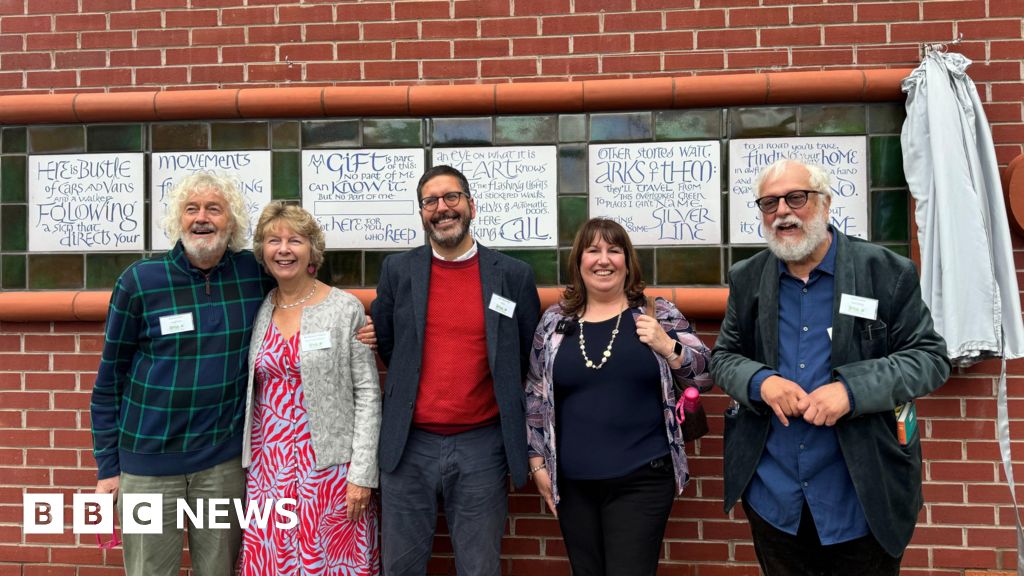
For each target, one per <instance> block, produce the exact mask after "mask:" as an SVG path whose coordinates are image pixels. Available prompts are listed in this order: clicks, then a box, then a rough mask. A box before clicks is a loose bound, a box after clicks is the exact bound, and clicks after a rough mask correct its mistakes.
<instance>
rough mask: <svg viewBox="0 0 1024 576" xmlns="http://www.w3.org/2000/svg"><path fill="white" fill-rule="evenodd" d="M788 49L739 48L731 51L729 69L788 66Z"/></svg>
mask: <svg viewBox="0 0 1024 576" xmlns="http://www.w3.org/2000/svg"><path fill="white" fill-rule="evenodd" d="M788 65H789V51H788V50H737V51H736V52H730V53H729V69H730V70H732V69H737V68H771V67H772V66H788Z"/></svg>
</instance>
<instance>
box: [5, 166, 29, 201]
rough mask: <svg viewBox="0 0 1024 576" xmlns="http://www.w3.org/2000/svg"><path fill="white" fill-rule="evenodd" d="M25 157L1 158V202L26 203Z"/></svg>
mask: <svg viewBox="0 0 1024 576" xmlns="http://www.w3.org/2000/svg"><path fill="white" fill-rule="evenodd" d="M25 174H26V172H25V157H24V156H4V157H3V158H0V201H3V202H4V203H8V202H25V199H26V195H25Z"/></svg>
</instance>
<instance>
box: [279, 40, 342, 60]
mask: <svg viewBox="0 0 1024 576" xmlns="http://www.w3.org/2000/svg"><path fill="white" fill-rule="evenodd" d="M278 54H279V56H278V57H279V58H280V59H281V60H282V61H285V62H300V63H301V62H312V61H315V60H334V45H333V44H311V43H308V42H307V43H303V44H297V45H295V46H281V47H280V48H279V49H278Z"/></svg>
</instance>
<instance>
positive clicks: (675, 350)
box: [665, 340, 683, 362]
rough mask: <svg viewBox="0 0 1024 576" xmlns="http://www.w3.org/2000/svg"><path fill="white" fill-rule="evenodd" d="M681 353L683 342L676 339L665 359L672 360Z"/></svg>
mask: <svg viewBox="0 0 1024 576" xmlns="http://www.w3.org/2000/svg"><path fill="white" fill-rule="evenodd" d="M682 355H683V343H682V342H680V341H679V340H676V345H675V346H673V347H672V353H671V354H669V355H668V356H666V357H665V360H668V361H669V362H674V361H675V359H676V358H679V357H680V356H682Z"/></svg>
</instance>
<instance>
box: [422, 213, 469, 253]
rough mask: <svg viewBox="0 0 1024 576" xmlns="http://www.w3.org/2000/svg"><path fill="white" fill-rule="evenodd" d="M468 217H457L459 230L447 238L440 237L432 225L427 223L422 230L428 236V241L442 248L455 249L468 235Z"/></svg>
mask: <svg viewBox="0 0 1024 576" xmlns="http://www.w3.org/2000/svg"><path fill="white" fill-rule="evenodd" d="M469 222H470V220H469V216H464V217H463V216H460V217H459V226H461V227H462V228H461V230H459V231H458V232H457V233H454V234H450V235H448V236H442V235H441V234H438V233H437V232H435V231H434V227H433V223H427V224H424V225H423V228H424V230H426V232H427V234H429V235H430V240H431V241H433V242H434V243H435V244H437V245H438V246H441V247H442V248H455V247H456V246H458V245H459V244H462V241H463V240H465V239H466V236H467V235H469Z"/></svg>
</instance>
